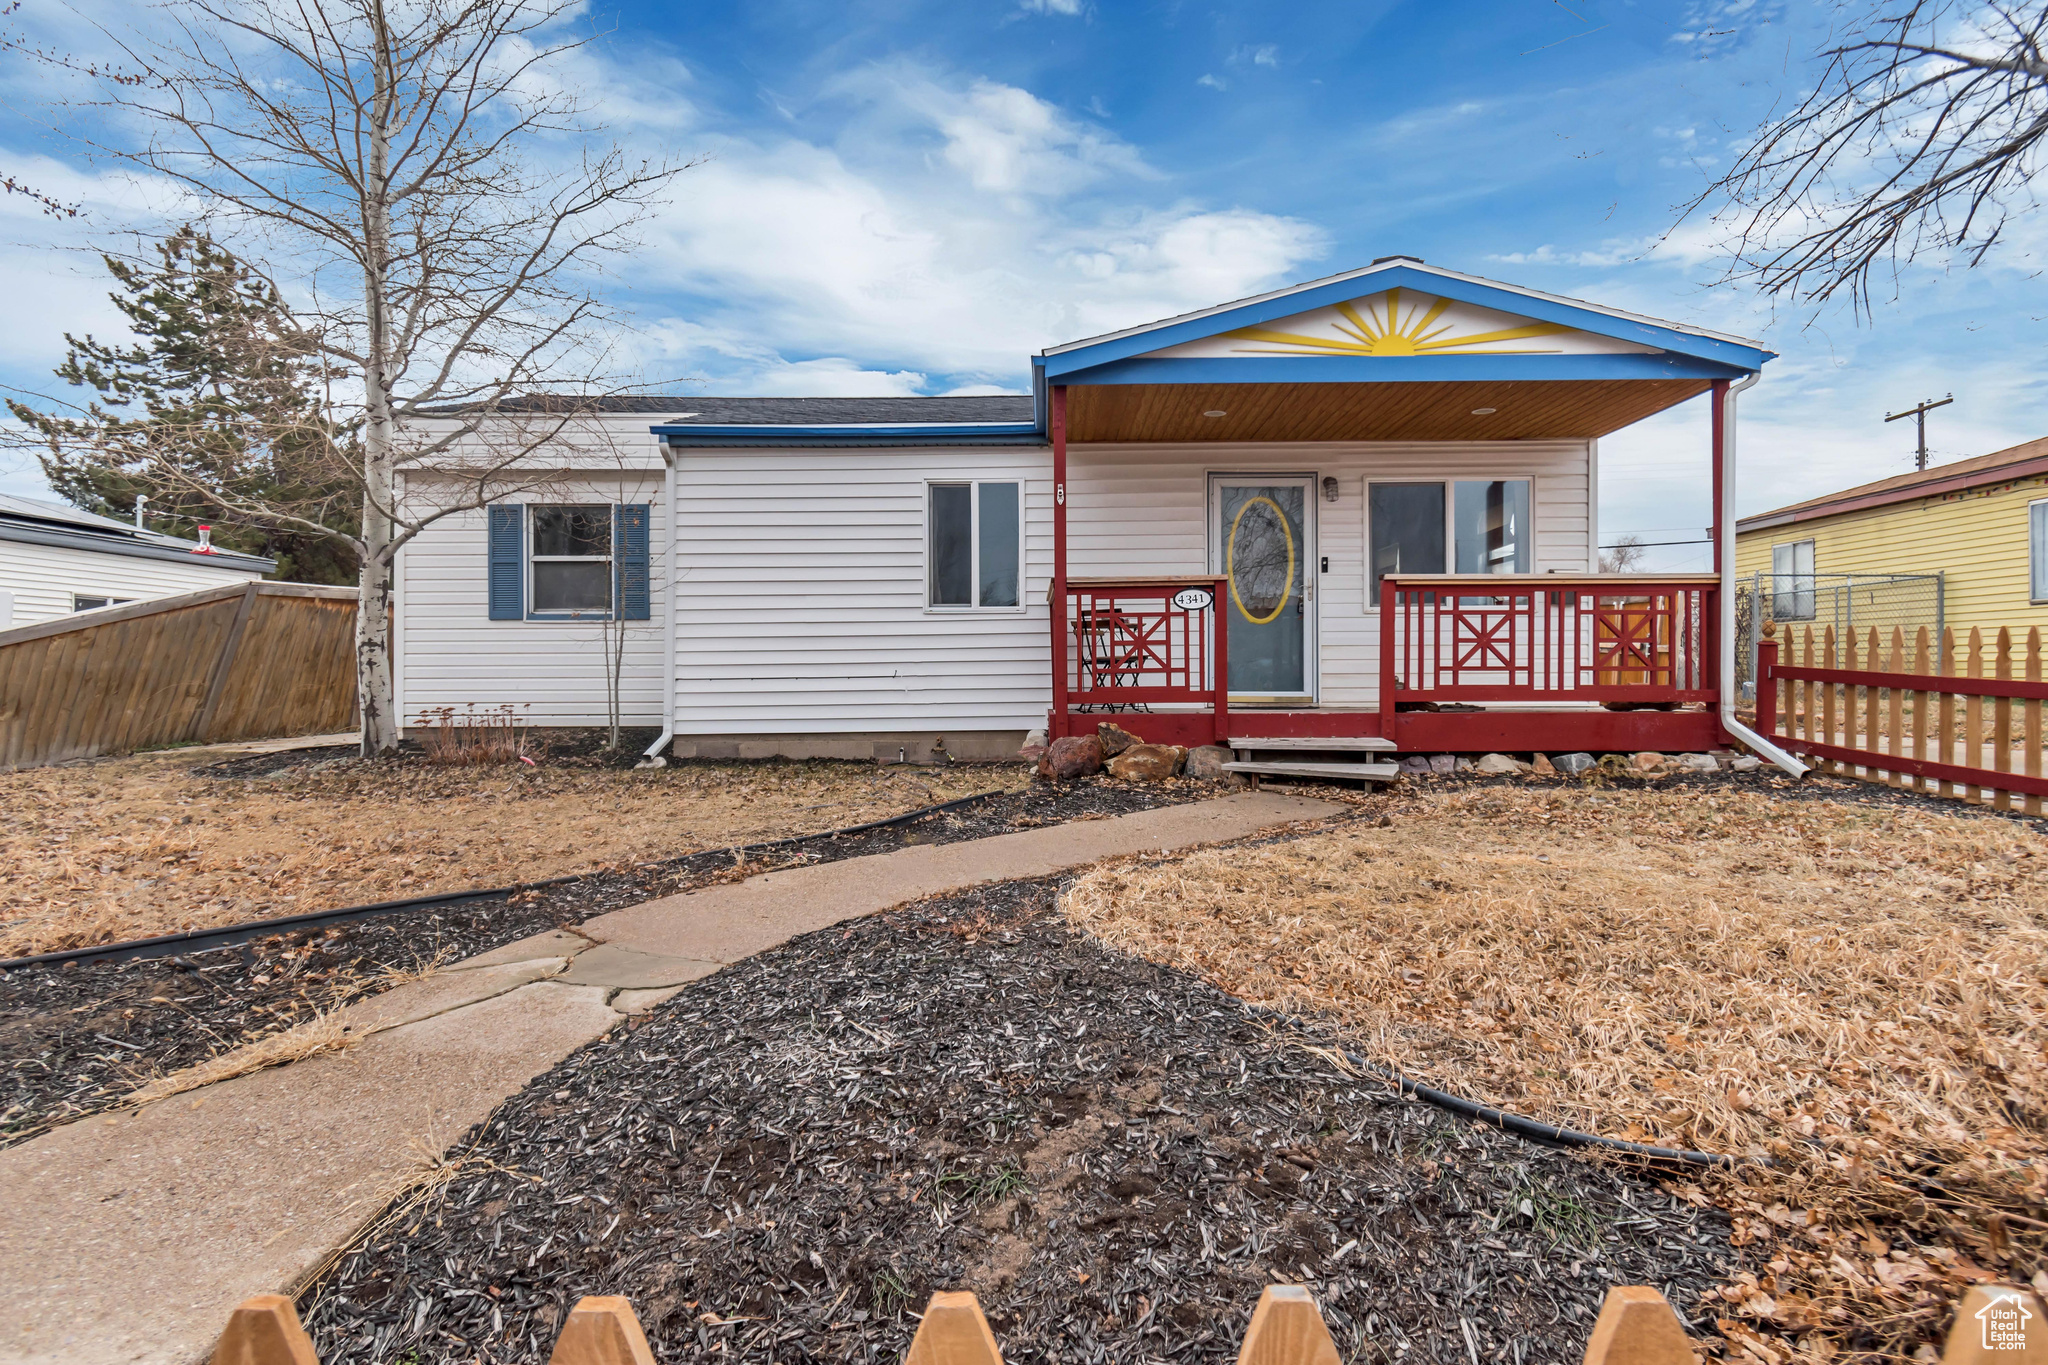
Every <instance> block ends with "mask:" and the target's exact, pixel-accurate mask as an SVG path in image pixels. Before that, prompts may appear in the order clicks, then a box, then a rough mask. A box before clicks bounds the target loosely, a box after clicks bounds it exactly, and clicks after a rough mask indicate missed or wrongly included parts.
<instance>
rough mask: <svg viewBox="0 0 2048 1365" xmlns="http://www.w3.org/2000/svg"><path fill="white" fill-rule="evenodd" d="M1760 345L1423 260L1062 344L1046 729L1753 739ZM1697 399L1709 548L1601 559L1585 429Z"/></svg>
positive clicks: (1185, 739)
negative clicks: (1750, 594) (1744, 641)
mask: <svg viewBox="0 0 2048 1365" xmlns="http://www.w3.org/2000/svg"><path fill="white" fill-rule="evenodd" d="M1769 354H1770V353H1769V352H1767V351H1764V350H1762V349H1761V348H1759V347H1756V346H1755V345H1754V343H1746V342H1741V341H1739V340H1738V339H1734V338H1724V337H1718V336H1713V335H1711V334H1706V333H1702V332H1698V331H1696V330H1693V329H1686V328H1681V327H1676V326H1674V325H1673V324H1668V323H1659V322H1655V321H1653V320H1650V319H1643V318H1637V317H1634V316H1632V315H1626V314H1620V313H1615V312H1612V311H1609V310H1603V309H1599V308H1597V307H1594V306H1592V305H1586V304H1580V303H1575V302H1573V301H1569V300H1559V299H1555V298H1552V297H1550V296H1545V295H1539V294H1534V293H1532V292H1529V291H1521V290H1515V289H1512V288H1510V287H1507V286H1500V285H1495V284H1492V283H1490V282H1486V281H1476V280H1473V279H1472V278H1471V277H1467V276H1461V275H1456V274H1454V273H1453V272H1448V271H1439V270H1436V269H1433V268H1429V267H1424V266H1422V265H1421V264H1420V263H1419V262H1410V261H1406V260H1396V261H1394V262H1386V263H1381V264H1380V265H1376V266H1374V267H1373V268H1371V269H1370V270H1367V271H1361V272H1353V273H1352V274H1350V275H1345V276H1339V277H1336V278H1334V279H1333V280H1329V281H1323V282H1319V283H1317V284H1312V285H1306V286H1302V287H1300V288H1298V289H1294V290H1288V291H1283V292H1281V293H1279V294H1276V295H1272V296H1268V297H1266V298H1262V299H1255V300H1249V301H1246V302H1245V303H1242V304H1235V305H1230V306H1228V307H1226V308H1223V309H1217V310H1210V311H1209V312H1207V313H1203V314H1197V315H1193V316H1191V317H1189V318H1183V319H1173V320H1169V321H1168V322H1165V323H1160V324H1156V325H1155V326H1153V327H1150V328H1141V329H1135V330H1134V331H1132V332H1128V333H1120V334H1117V335H1115V336H1112V337H1105V338H1098V339H1096V340H1093V341H1088V342H1080V343H1075V344H1074V345H1072V346H1067V347H1061V348H1057V349H1055V350H1053V351H1049V352H1047V353H1046V354H1045V355H1043V356H1041V357H1038V358H1037V361H1038V364H1039V366H1040V377H1041V393H1042V395H1043V399H1044V402H1045V404H1046V408H1047V418H1048V422H1047V426H1048V429H1049V435H1050V437H1051V444H1052V456H1053V528H1052V530H1053V537H1052V538H1053V546H1052V551H1053V555H1052V558H1053V569H1052V577H1051V583H1050V591H1049V595H1048V601H1049V603H1050V605H1051V608H1052V609H1051V611H1050V613H1049V616H1050V624H1051V632H1052V638H1051V641H1050V643H1051V653H1052V672H1053V678H1052V682H1053V689H1052V691H1053V697H1052V708H1051V713H1050V715H1049V717H1048V726H1047V732H1048V736H1049V737H1050V738H1053V739H1057V738H1059V737H1062V736H1066V735H1074V734H1083V733H1092V732H1093V731H1094V729H1095V728H1096V726H1097V725H1098V724H1099V723H1100V722H1101V721H1102V720H1104V719H1109V718H1114V719H1115V721H1116V723H1117V724H1118V725H1120V726H1121V727H1122V728H1124V729H1125V730H1128V731H1130V732H1132V733H1133V734H1136V735H1138V736H1139V737H1140V738H1142V739H1145V740H1149V741H1154V742H1160V743H1173V744H1181V745H1189V746H1192V745H1198V744H1231V745H1232V746H1233V747H1235V748H1237V749H1239V750H1240V751H1246V750H1288V749H1298V750H1314V749H1323V750H1327V751H1332V752H1336V751H1342V750H1344V749H1346V748H1349V749H1354V750H1359V751H1368V752H1370V751H1381V752H1387V751H1393V752H1400V753H1418V752H1420V753H1432V752H1453V753H1455V752H1465V753H1479V752H1486V751H1495V750H1498V751H1503V752H1511V753H1512V752H1521V753H1529V752H1538V751H1542V752H1561V751H1572V750H1586V751H1590V752H1600V751H1613V750H1641V749H1654V750H1659V751H1663V752H1701V751H1706V750H1709V749H1713V748H1716V747H1720V746H1721V745H1724V744H1726V743H1727V742H1728V741H1729V739H1730V738H1731V736H1732V737H1735V738H1745V739H1746V735H1745V734H1742V733H1736V732H1731V730H1730V728H1729V726H1730V724H1731V723H1733V717H1732V715H1730V714H1729V713H1728V708H1726V707H1724V706H1723V705H1722V702H1723V700H1724V698H1725V697H1726V696H1727V695H1728V693H1727V691H1726V689H1727V688H1728V686H1729V682H1728V678H1727V673H1728V670H1727V668H1726V667H1724V665H1725V664H1726V663H1727V662H1728V661H1727V660H1726V659H1725V658H1724V651H1723V649H1722V642H1723V641H1724V640H1725V639H1726V638H1728V634H1729V622H1728V620H1727V618H1728V616H1729V614H1730V612H1729V605H1730V603H1729V601H1728V599H1727V596H1726V587H1725V584H1724V582H1723V579H1724V574H1723V573H1722V570H1723V568H1724V566H1725V565H1726V564H1727V563H1728V562H1730V561H1731V560H1732V553H1731V552H1730V548H1729V547H1728V546H1727V545H1726V541H1727V540H1728V539H1729V535H1728V532H1729V529H1730V528H1731V527H1732V524H1733V518H1732V515H1731V509H1730V507H1729V503H1730V501H1731V495H1732V490H1733V478H1732V471H1733V458H1734V441H1733V422H1732V413H1733V406H1734V405H1733V401H1732V392H1731V391H1732V390H1733V389H1734V388H1738V387H1742V386H1746V384H1747V382H1750V381H1752V380H1753V378H1754V376H1755V374H1756V371H1757V369H1758V368H1759V367H1760V366H1761V365H1762V363H1763V361H1764V360H1765V359H1767V358H1768V356H1769ZM1702 396H1704V397H1705V398H1706V399H1707V401H1709V402H1710V403H1711V404H1712V424H1711V426H1712V434H1711V438H1710V439H1711V447H1710V449H1708V450H1705V451H1702V452H1700V458H1699V460H1698V469H1699V473H1700V475H1701V482H1702V483H1703V484H1710V485H1711V492H1712V506H1713V508H1714V509H1715V510H1714V517H1715V523H1716V524H1715V526H1714V527H1713V530H1712V539H1713V542H1714V570H1715V571H1714V572H1713V573H1708V574H1663V575H1633V574H1630V575H1614V574H1601V573H1599V572H1597V566H1598V553H1599V546H1598V533H1597V515H1596V512H1597V501H1598V454H1597V441H1598V439H1599V438H1600V437H1601V436H1604V435H1606V434H1608V433H1610V432H1612V431H1615V430H1618V429H1620V428H1621V427H1624V426H1627V425H1630V424H1631V423H1634V422H1636V421H1639V420H1641V419H1642V418H1644V417H1647V416H1650V415H1652V414H1653V413H1656V412H1659V411H1662V410H1664V409H1666V408H1669V407H1671V406H1674V405H1676V404H1678V403H1682V402H1686V401H1688V400H1690V399H1693V398H1698V397H1702ZM1702 491H1707V490H1705V489H1703V490H1702Z"/></svg>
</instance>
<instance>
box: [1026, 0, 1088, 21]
mask: <svg viewBox="0 0 2048 1365" xmlns="http://www.w3.org/2000/svg"><path fill="white" fill-rule="evenodd" d="M1021 8H1022V9H1023V10H1024V11H1025V12H1026V13H1027V14H1064V15H1068V16H1070V17H1071V16H1073V15H1076V14H1079V13H1080V12H1081V0H1024V3H1023V5H1022V6H1021Z"/></svg>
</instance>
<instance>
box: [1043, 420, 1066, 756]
mask: <svg viewBox="0 0 2048 1365" xmlns="http://www.w3.org/2000/svg"><path fill="white" fill-rule="evenodd" d="M1051 420H1052V587H1051V588H1050V589H1049V590H1048V591H1047V592H1046V596H1045V604H1046V615H1047V616H1048V617H1049V618H1051V622H1052V718H1051V719H1052V725H1051V733H1050V734H1048V735H1047V736H1046V740H1047V742H1048V743H1049V742H1051V741H1052V740H1055V739H1060V738H1063V737H1064V736H1065V735H1066V733H1067V386H1066V385H1064V384H1055V385H1054V386H1053V390H1052V412H1051Z"/></svg>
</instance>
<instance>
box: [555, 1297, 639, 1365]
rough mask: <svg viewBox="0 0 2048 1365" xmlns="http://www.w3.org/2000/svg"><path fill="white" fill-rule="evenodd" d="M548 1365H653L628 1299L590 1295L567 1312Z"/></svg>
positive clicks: (636, 1317) (637, 1318) (637, 1319)
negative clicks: (565, 1320) (567, 1315)
mask: <svg viewBox="0 0 2048 1365" xmlns="http://www.w3.org/2000/svg"><path fill="white" fill-rule="evenodd" d="M548 1365H654V1352H653V1351H652V1350H651V1349H649V1347H648V1345H647V1334H646V1333H645V1332H643V1331H641V1330H640V1319H639V1317H638V1316H637V1315H636V1314H635V1313H634V1312H633V1304H632V1301H631V1300H630V1299H622V1298H618V1297H616V1296H612V1295H600V1294H589V1295H585V1296H584V1297H583V1298H581V1299H578V1300H577V1301H576V1306H575V1307H574V1308H572V1309H570V1310H569V1320H568V1321H567V1322H565V1323H563V1324H562V1334H561V1335H560V1336H559V1337H556V1338H555V1353H554V1354H553V1355H551V1356H549V1357H548Z"/></svg>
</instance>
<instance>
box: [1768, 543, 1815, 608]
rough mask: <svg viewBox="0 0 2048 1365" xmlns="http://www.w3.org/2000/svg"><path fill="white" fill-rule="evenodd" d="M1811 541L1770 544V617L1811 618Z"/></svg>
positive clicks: (1812, 591)
mask: <svg viewBox="0 0 2048 1365" xmlns="http://www.w3.org/2000/svg"><path fill="white" fill-rule="evenodd" d="M1813 599H1814V577H1813V542H1812V541H1811V540H1787V541H1781V542H1779V543H1778V544H1776V545H1773V546H1772V547H1771V619H1772V620H1773V621H1811V620H1812V619H1813V605H1814V604H1813Z"/></svg>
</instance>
